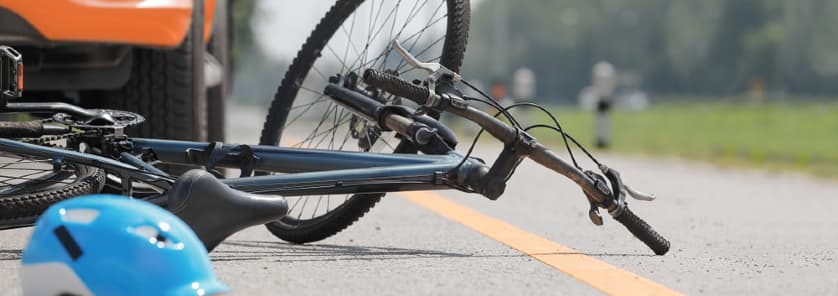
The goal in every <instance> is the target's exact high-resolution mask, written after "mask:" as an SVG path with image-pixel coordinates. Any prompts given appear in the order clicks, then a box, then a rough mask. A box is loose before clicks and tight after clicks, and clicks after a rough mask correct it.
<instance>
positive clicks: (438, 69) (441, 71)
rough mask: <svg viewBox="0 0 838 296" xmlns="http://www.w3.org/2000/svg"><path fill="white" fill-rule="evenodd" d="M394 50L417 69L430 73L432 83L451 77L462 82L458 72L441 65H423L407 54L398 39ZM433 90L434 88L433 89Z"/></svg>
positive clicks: (394, 40)
mask: <svg viewBox="0 0 838 296" xmlns="http://www.w3.org/2000/svg"><path fill="white" fill-rule="evenodd" d="M392 46H393V48H394V49H395V50H396V52H397V53H398V54H399V55H400V56H401V57H402V59H404V60H405V62H407V63H408V64H410V65H412V66H414V67H416V68H417V69H421V70H425V71H427V72H428V74H429V76H428V80H429V81H430V82H432V83H436V82H437V81H439V79H440V78H442V77H445V76H449V77H451V78H450V79H451V80H452V81H455V82H456V81H460V80H461V79H462V76H460V74H458V73H457V72H454V71H451V70H450V69H448V68H446V67H445V66H443V65H442V64H440V63H423V62H420V61H419V59H417V58H416V57H414V56H413V55H412V54H410V53H409V52H407V50H406V49H404V47H402V45H401V43H399V40H398V39H393V42H392ZM431 89H433V88H431Z"/></svg>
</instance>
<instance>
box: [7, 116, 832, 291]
mask: <svg viewBox="0 0 838 296" xmlns="http://www.w3.org/2000/svg"><path fill="white" fill-rule="evenodd" d="M254 112H256V111H252V110H237V111H236V112H234V114H233V116H231V118H232V119H233V121H234V123H233V125H232V126H231V128H232V130H233V133H232V135H234V136H237V137H240V138H238V139H236V140H238V141H239V142H250V141H251V140H252V139H256V136H255V135H254V134H255V133H256V132H258V127H260V126H261V124H260V123H259V122H258V120H259V118H260V117H261V116H260V115H258V114H252V113H254ZM257 113H258V112H257ZM248 136H249V138H248ZM478 150H479V151H478V152H479V153H481V154H482V155H484V156H490V155H492V152H493V151H494V150H496V149H493V147H485V146H484V147H481V148H480V149H478ZM601 160H602V161H604V162H605V163H607V164H608V165H610V166H611V167H614V168H617V169H619V170H620V171H621V172H622V175H623V177H624V179H625V180H626V181H627V183H629V184H630V185H633V187H635V188H636V189H641V190H645V191H651V192H654V193H656V194H657V195H658V196H659V199H658V200H657V201H654V202H651V203H648V202H639V201H632V202H631V204H630V205H631V208H632V209H633V210H634V211H635V213H637V214H638V215H640V216H641V217H643V218H645V219H646V220H647V221H648V222H649V223H650V224H651V225H653V226H655V228H656V229H657V230H658V231H659V232H661V233H662V234H663V235H665V236H666V237H667V238H669V239H670V241H671V242H672V250H671V251H670V253H669V254H667V255H666V256H651V255H650V254H651V251H649V250H648V249H646V247H645V246H644V245H642V243H640V242H639V241H637V240H636V239H634V238H633V237H632V236H631V234H630V233H628V232H627V231H626V230H625V229H624V228H623V227H622V226H621V225H619V224H618V223H616V222H615V221H613V220H611V219H608V218H606V224H605V225H604V226H602V227H597V226H594V225H592V224H591V223H590V222H589V220H588V218H587V213H586V212H587V204H586V202H585V200H584V198H583V196H582V194H581V192H580V190H579V189H578V188H576V187H574V186H573V185H572V184H571V183H570V182H569V181H567V180H565V179H563V178H562V177H561V176H558V175H555V174H553V173H551V172H549V171H547V170H545V169H542V168H539V167H537V166H535V165H534V164H533V163H531V162H529V161H527V162H525V163H524V164H523V165H522V167H521V168H520V169H519V170H518V171H517V174H516V175H515V176H514V177H513V178H512V180H511V182H510V184H509V187H508V188H507V192H506V194H505V195H504V196H503V197H501V198H500V199H499V200H497V201H489V200H487V199H485V198H482V197H480V196H476V195H468V194H463V193H458V192H454V191H444V192H437V193H436V194H438V195H442V196H444V197H445V198H446V199H447V200H451V201H454V202H456V203H459V204H460V205H464V206H466V207H468V208H470V209H473V210H475V211H477V212H480V213H482V214H484V215H485V216H488V217H493V218H494V219H496V220H500V221H503V222H506V223H508V224H511V225H514V226H516V227H518V228H520V229H521V230H523V231H526V232H528V233H531V234H534V235H535V236H537V237H538V238H539V239H546V240H549V241H552V242H555V243H558V244H561V245H563V246H566V247H569V248H573V249H575V250H576V251H578V252H579V253H581V254H583V255H580V254H575V253H556V254H553V255H555V256H558V257H562V256H566V257H567V258H569V259H568V260H576V259H578V258H579V257H584V258H593V259H596V260H600V261H603V262H605V263H608V264H610V265H613V266H614V267H616V269H618V270H623V271H627V272H630V273H631V274H634V275H636V276H638V277H642V278H645V279H648V280H650V281H652V282H655V283H658V284H660V285H662V286H665V287H667V288H669V289H672V290H675V291H678V292H682V293H685V294H706V295H741V294H764V295H787V294H791V295H836V294H838V251H836V246H838V232H836V230H835V229H836V228H838V216H836V215H834V214H833V209H835V208H838V183H836V182H831V181H823V180H817V179H813V178H810V177H806V176H802V175H796V174H787V173H767V172H759V171H749V170H740V169H726V168H719V167H715V166H709V165H703V164H698V163H690V162H684V161H678V160H669V159H654V158H642V157H627V156H616V155H604V156H602V157H601ZM423 194H424V195H423ZM416 196H417V195H411V198H412V199H415V198H417V197H416ZM418 196H419V197H421V196H426V197H428V198H436V195H433V194H425V193H422V194H420V195H418ZM478 224H479V223H478ZM479 226H480V225H478V227H479ZM29 232H30V230H29V229H20V230H11V231H4V232H3V233H2V234H0V272H2V273H3V274H4V275H5V276H4V277H2V279H0V287H4V288H5V289H4V290H2V291H0V292H2V294H9V295H16V294H19V293H20V291H19V287H18V283H19V279H18V276H17V270H18V268H19V264H20V261H19V258H20V250H21V249H22V248H23V247H24V245H25V241H26V239H27V236H28V233H29ZM515 239H516V238H514V237H513V238H512V240H515ZM520 239H521V240H525V239H529V240H532V238H530V237H523V236H522V237H520ZM509 243H510V242H509V241H507V242H506V244H505V243H502V242H498V241H496V240H494V239H492V238H489V237H487V236H486V235H484V234H483V233H481V232H478V231H475V230H474V229H472V228H470V227H466V226H464V225H463V224H461V223H459V222H455V221H452V220H450V219H448V218H444V217H443V216H440V215H439V214H437V213H436V212H434V211H433V210H431V209H428V208H426V207H424V206H420V205H418V204H416V203H414V202H411V201H410V200H408V199H406V198H404V197H403V196H399V195H391V196H388V197H387V198H385V199H384V200H383V201H382V202H381V203H380V204H379V205H378V206H377V207H376V208H375V209H373V210H372V211H371V212H370V213H369V214H368V215H367V216H366V217H365V218H363V219H362V220H361V221H360V222H359V223H357V224H356V225H354V226H352V227H350V229H348V230H346V231H344V232H342V233H340V234H338V235H337V236H335V237H333V238H329V239H327V240H324V241H322V242H319V243H316V244H311V245H290V244H285V243H282V242H281V241H279V240H278V239H275V238H273V237H272V236H271V235H270V233H269V232H267V231H266V230H265V229H264V228H263V227H254V228H251V229H248V230H246V231H243V232H241V233H239V234H237V235H235V236H233V237H232V238H230V239H229V240H228V241H227V242H225V243H224V244H223V245H221V246H220V247H219V248H218V249H217V250H216V251H214V252H213V253H211V254H210V255H211V258H212V260H213V264H214V266H215V270H216V273H217V274H218V276H219V277H220V278H221V279H222V281H224V282H225V283H227V284H228V285H229V286H230V287H231V288H232V289H233V293H232V294H234V295H276V294H285V293H294V294H295V295H331V294H341V295H428V294H431V295H451V294H454V295H463V294H464V295H486V294H488V295H510V294H512V295H588V294H601V293H602V291H601V290H598V289H597V288H595V287H594V285H591V284H589V282H590V278H591V277H594V276H596V277H600V276H601V277H606V278H608V277H611V278H617V277H620V275H618V274H617V273H614V272H613V271H608V270H605V271H602V272H601V274H599V273H597V272H598V271H594V272H579V271H580V270H581V271H585V269H584V266H583V267H580V268H577V269H575V271H572V272H569V273H566V272H563V271H561V270H559V269H557V268H554V267H552V266H550V265H547V264H545V263H543V262H541V261H539V260H536V259H534V258H533V257H532V256H529V255H526V254H524V253H522V252H520V251H517V250H515V249H512V248H510V247H508V246H507V245H508V244H509ZM512 243H527V242H520V241H513V242H512ZM571 257H572V258H571ZM574 258H576V259H574ZM592 274H593V275H592ZM629 280H630V279H629ZM616 282H618V281H615V283H616ZM612 288H613V287H612ZM617 288H618V291H621V294H622V293H625V294H640V295H645V294H652V293H654V292H656V290H644V289H631V290H629V289H626V290H620V289H619V287H617Z"/></svg>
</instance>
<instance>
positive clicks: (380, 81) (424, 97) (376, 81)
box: [363, 69, 431, 105]
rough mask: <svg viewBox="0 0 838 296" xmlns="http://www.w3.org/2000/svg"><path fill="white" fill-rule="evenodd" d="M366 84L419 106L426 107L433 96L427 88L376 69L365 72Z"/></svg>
mask: <svg viewBox="0 0 838 296" xmlns="http://www.w3.org/2000/svg"><path fill="white" fill-rule="evenodd" d="M363 80H364V83H366V84H368V85H371V86H374V87H377V88H380V89H382V90H384V91H386V92H388V93H391V94H394V95H397V96H400V97H404V98H406V99H408V100H411V101H414V102H416V103H418V104H419V105H425V103H427V101H428V98H430V96H431V91H430V90H429V89H428V88H427V87H422V86H419V85H415V84H413V83H410V82H409V81H406V80H404V79H401V78H399V77H398V76H395V75H391V74H388V73H385V72H381V71H378V70H374V69H367V70H366V71H364V77H363Z"/></svg>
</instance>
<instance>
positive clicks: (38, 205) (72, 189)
mask: <svg viewBox="0 0 838 296" xmlns="http://www.w3.org/2000/svg"><path fill="white" fill-rule="evenodd" d="M12 155H14V156H15V157H20V158H19V159H20V160H22V161H12V162H8V161H7V160H6V159H12V157H10V156H12ZM0 159H3V160H4V161H6V162H7V163H4V165H2V166H0V175H2V178H4V179H0V183H2V184H3V185H2V186H0V191H2V192H0V229H3V228H10V227H18V226H25V225H29V224H32V223H34V221H35V220H36V219H37V218H38V215H40V214H41V213H42V212H43V211H44V210H46V209H47V208H48V207H49V206H51V205H52V204H55V203H57V202H60V201H62V200H65V199H69V198H73V197H76V196H80V195H85V194H94V193H98V192H100V191H101V190H102V186H103V185H104V183H105V172H104V171H103V170H101V169H99V168H96V167H91V166H85V165H81V164H77V163H70V162H66V161H64V163H63V164H62V165H61V167H60V170H58V172H61V173H62V174H59V173H58V172H56V170H55V166H54V164H53V162H52V161H51V159H44V158H41V157H34V156H30V155H22V154H17V153H15V154H12V153H6V152H0ZM33 159H34V160H33ZM10 163H18V166H10V165H9V164H10ZM39 163H43V164H44V168H43V169H40V170H41V171H43V172H46V174H45V175H43V176H41V178H42V179H35V178H32V177H31V176H32V175H33V174H35V173H37V171H38V170H39V169H37V168H33V166H37V165H38V164H39ZM50 167H52V175H50V173H48V171H50V170H51V169H50ZM33 171H35V172H34V173H33ZM9 174H20V175H19V176H15V175H9ZM21 180H23V181H24V182H22V183H18V184H12V183H13V182H14V181H21ZM15 188H22V189H19V190H15Z"/></svg>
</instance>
